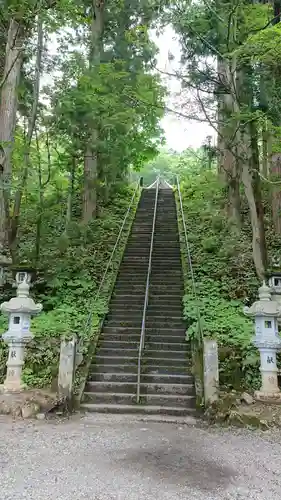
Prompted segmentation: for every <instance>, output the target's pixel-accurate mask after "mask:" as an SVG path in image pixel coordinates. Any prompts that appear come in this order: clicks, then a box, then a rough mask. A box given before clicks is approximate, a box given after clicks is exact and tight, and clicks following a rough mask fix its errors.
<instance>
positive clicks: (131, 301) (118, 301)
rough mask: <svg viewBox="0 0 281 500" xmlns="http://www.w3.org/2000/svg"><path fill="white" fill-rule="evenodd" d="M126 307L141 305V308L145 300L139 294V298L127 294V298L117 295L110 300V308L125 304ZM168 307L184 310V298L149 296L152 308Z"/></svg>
mask: <svg viewBox="0 0 281 500" xmlns="http://www.w3.org/2000/svg"><path fill="white" fill-rule="evenodd" d="M124 305H125V307H139V308H142V307H143V301H142V297H140V296H139V295H138V296H137V298H136V297H135V296H131V297H130V296H127V298H124V297H117V298H112V299H111V301H110V305H109V307H110V310H112V308H113V307H119V306H120V307H121V306H124ZM158 306H160V307H166V310H174V309H179V310H181V311H182V300H181V297H180V298H178V297H170V299H166V298H164V299H163V298H162V299H161V298H158V297H155V296H154V297H151V296H150V297H149V303H148V307H150V308H154V307H155V308H156V307H158Z"/></svg>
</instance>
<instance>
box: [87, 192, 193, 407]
mask: <svg viewBox="0 0 281 500" xmlns="http://www.w3.org/2000/svg"><path fill="white" fill-rule="evenodd" d="M155 194H156V190H155V189H144V190H143V191H142V195H141V199H140V202H139V206H138V209H137V212H136V216H135V220H134V223H133V226H132V231H131V234H130V236H129V239H128V243H127V247H126V250H125V253H124V256H123V260H122V263H121V266H120V270H119V274H118V277H117V281H116V285H115V288H114V292H113V295H112V298H111V301H110V305H109V314H108V316H107V319H106V321H105V322H104V327H103V331H102V333H101V336H100V339H99V346H98V349H97V352H96V356H95V358H94V360H93V364H92V366H91V370H90V374H89V379H88V382H87V384H86V388H85V392H84V400H83V403H82V405H81V406H82V408H84V409H85V410H88V411H98V412H112V413H113V412H116V413H117V412H122V413H133V412H139V413H142V412H143V413H152V414H155V413H163V414H169V415H186V414H190V413H193V412H195V390H194V382H193V377H192V376H191V374H190V371H189V370H190V346H189V345H188V343H187V342H186V341H185V330H186V326H185V323H184V321H183V319H182V296H183V293H184V291H183V280H182V268H181V256H180V245H179V237H178V226H177V213H176V204H175V198H174V193H173V191H172V190H171V189H159V194H158V204H157V216H156V226H155V235H154V246H153V254H152V268H151V278H150V293H149V304H148V309H147V315H146V335H145V349H144V352H143V358H142V370H141V390H140V393H141V401H140V404H136V391H137V362H138V349H139V342H140V334H141V324H142V315H143V305H144V298H145V287H146V278H147V270H148V262H149V251H150V241H151V231H152V224H153V213H154V203H155Z"/></svg>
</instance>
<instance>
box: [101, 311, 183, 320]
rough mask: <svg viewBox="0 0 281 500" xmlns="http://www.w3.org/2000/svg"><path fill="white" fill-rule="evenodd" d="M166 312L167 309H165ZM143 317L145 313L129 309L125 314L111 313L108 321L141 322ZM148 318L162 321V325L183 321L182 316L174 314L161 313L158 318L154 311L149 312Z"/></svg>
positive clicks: (122, 312)
mask: <svg viewBox="0 0 281 500" xmlns="http://www.w3.org/2000/svg"><path fill="white" fill-rule="evenodd" d="M164 311H165V309H164ZM142 316H143V311H142V310H139V311H131V310H130V309H127V311H126V312H125V313H124V310H123V311H120V312H119V311H115V312H114V313H113V312H111V313H109V314H108V315H107V318H108V321H111V320H115V321H123V320H124V321H134V320H135V321H137V322H138V321H139V320H141V319H142ZM146 318H147V321H148V320H149V321H152V320H153V321H154V320H155V321H158V320H161V322H162V323H166V322H167V323H170V322H171V321H182V316H181V315H175V316H172V313H170V314H169V315H165V313H164V312H163V311H162V312H161V311H160V314H159V315H158V316H156V314H154V313H153V311H149V310H147V313H146Z"/></svg>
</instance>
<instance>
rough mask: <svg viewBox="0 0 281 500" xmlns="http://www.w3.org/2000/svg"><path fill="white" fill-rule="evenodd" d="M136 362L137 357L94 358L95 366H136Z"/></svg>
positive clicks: (97, 356)
mask: <svg viewBox="0 0 281 500" xmlns="http://www.w3.org/2000/svg"><path fill="white" fill-rule="evenodd" d="M137 362H138V357H137V355H135V356H121V357H120V356H100V355H99V354H97V355H96V356H95V363H96V365H136V364H137Z"/></svg>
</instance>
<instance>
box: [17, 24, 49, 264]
mask: <svg viewBox="0 0 281 500" xmlns="http://www.w3.org/2000/svg"><path fill="white" fill-rule="evenodd" d="M42 51H43V21H42V18H41V16H40V15H39V17H38V21H37V51H36V61H35V74H34V83H33V104H32V110H31V115H30V118H29V122H28V130H27V136H26V143H25V151H24V170H23V174H22V178H21V181H20V185H19V188H18V190H17V191H16V193H15V200H14V207H13V215H12V218H11V221H10V234H9V244H10V248H11V249H12V252H13V254H14V255H15V253H16V247H17V233H18V226H19V217H20V207H21V200H22V195H23V191H24V188H25V186H26V182H27V177H28V170H29V168H30V146H31V141H32V137H33V134H34V129H35V123H36V118H37V110H38V102H39V92H40V75H41V64H42Z"/></svg>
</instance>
